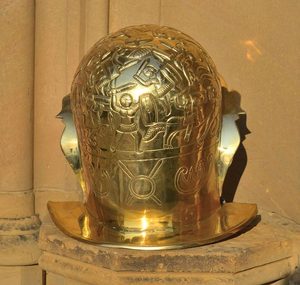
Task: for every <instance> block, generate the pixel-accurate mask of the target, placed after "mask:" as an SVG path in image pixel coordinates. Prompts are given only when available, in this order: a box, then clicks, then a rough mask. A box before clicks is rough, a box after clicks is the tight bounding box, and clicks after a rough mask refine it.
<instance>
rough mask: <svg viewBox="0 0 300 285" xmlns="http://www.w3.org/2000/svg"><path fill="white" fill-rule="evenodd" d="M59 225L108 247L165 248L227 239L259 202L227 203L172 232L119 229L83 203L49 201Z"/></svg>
mask: <svg viewBox="0 0 300 285" xmlns="http://www.w3.org/2000/svg"><path fill="white" fill-rule="evenodd" d="M48 210H49V212H50V215H51V218H52V220H53V221H54V223H55V224H56V226H57V227H58V228H59V229H60V230H61V231H62V232H64V233H65V234H66V235H68V236H71V237H73V238H76V239H78V240H81V241H85V242H90V243H96V244H100V245H101V246H106V247H115V248H127V249H139V250H165V249H179V248H187V247H194V246H199V245H204V244H209V243H214V242H217V241H221V240H224V239H226V238H228V237H230V236H232V235H234V234H236V233H238V232H239V231H241V230H242V229H244V228H245V227H246V226H247V225H249V224H250V223H251V222H252V221H253V220H254V219H255V217H256V215H257V206H256V204H243V203H226V204H224V205H223V206H222V207H220V208H219V209H218V210H217V211H216V212H215V213H214V214H213V215H211V216H209V217H208V218H206V219H205V220H202V221H199V222H198V223H197V224H194V225H192V228H184V230H182V229H179V230H178V229H177V230H176V231H174V232H173V233H172V232H171V233H170V232H166V233H164V232H161V231H158V232H155V231H151V232H150V231H140V232H131V231H120V230H116V229H113V228H110V227H107V226H105V225H104V224H103V223H102V222H101V221H99V220H96V219H95V218H93V217H92V216H90V215H89V214H88V213H87V211H86V209H85V207H84V205H83V204H82V203H81V202H48Z"/></svg>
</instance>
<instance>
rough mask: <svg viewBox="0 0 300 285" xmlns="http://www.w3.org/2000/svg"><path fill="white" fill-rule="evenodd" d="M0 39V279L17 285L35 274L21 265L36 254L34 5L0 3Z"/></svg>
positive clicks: (16, 0) (26, 0)
mask: <svg viewBox="0 0 300 285" xmlns="http://www.w3.org/2000/svg"><path fill="white" fill-rule="evenodd" d="M0 35H1V41H0V58H1V72H0V114H1V121H0V134H1V135H0V149H1V150H0V161H1V167H0V277H1V278H0V284H4V283H1V282H2V278H4V279H5V281H3V282H6V281H8V280H9V282H6V283H5V284H8V283H10V284H14V285H15V284H21V283H20V282H21V279H22V278H23V276H25V275H26V276H28V274H29V275H30V274H31V273H32V270H31V269H33V270H36V267H35V266H29V267H28V266H26V267H22V266H23V265H32V264H36V263H37V259H38V257H39V254H40V251H39V249H38V247H37V235H38V228H39V220H38V218H37V217H36V216H35V215H34V196H33V190H32V188H33V187H32V179H33V165H32V157H33V140H32V138H33V73H34V68H33V64H34V1H33V0H13V1H11V0H3V1H1V2H0ZM2 265H5V266H3V267H2ZM25 268H26V270H25ZM30 284H37V283H35V281H32V282H31V283H30Z"/></svg>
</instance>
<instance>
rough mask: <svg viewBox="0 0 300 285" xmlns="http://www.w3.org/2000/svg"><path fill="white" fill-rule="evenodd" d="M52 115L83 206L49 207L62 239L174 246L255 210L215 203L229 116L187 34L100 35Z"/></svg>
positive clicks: (233, 143)
mask: <svg viewBox="0 0 300 285" xmlns="http://www.w3.org/2000/svg"><path fill="white" fill-rule="evenodd" d="M72 114H73V116H72ZM59 117H60V118H63V119H64V122H65V124H66V128H65V131H64V133H63V136H62V140H61V145H62V149H63V152H64V154H65V155H66V158H67V160H68V161H69V163H70V165H71V166H72V168H73V170H74V172H75V173H76V175H77V176H78V178H79V181H80V184H81V187H82V189H83V192H84V202H83V203H80V202H49V204H48V208H49V211H50V214H51V216H52V219H53V220H54V222H55V223H56V225H57V226H58V227H59V228H60V229H61V230H62V231H63V232H65V233H66V234H68V235H70V236H72V237H75V238H77V239H80V240H86V241H90V242H95V243H99V244H102V245H106V246H114V247H125V248H136V249H168V248H182V247H190V246H195V245H201V244H207V243H211V242H215V241H218V240H221V239H224V238H226V237H228V236H230V235H232V234H234V233H236V232H237V231H239V230H240V229H242V228H243V227H245V226H246V225H248V224H249V222H250V221H252V220H253V218H254V217H255V216H256V213H257V208H256V205H253V204H240V203H226V204H224V205H221V203H220V194H219V189H220V188H221V187H222V182H223V180H224V177H225V174H226V171H227V168H228V166H229V165H230V163H231V161H232V157H233V155H234V152H235V150H236V148H237V147H238V145H239V142H240V139H239V134H238V130H237V128H236V125H235V118H234V114H222V93H221V83H220V77H219V75H218V73H217V71H216V68H215V65H214V64H213V62H212V60H211V58H210V57H209V56H208V54H207V53H206V51H205V50H204V49H203V48H202V46H201V45H199V44H198V43H197V42H196V41H195V40H193V39H192V38H191V37H189V36H187V35H185V34H183V33H181V32H179V31H177V30H175V29H173V28H168V27H160V26H155V25H142V26H133V27H128V28H125V29H122V30H120V31H118V32H116V33H113V34H110V35H108V36H106V37H104V38H103V39H101V40H100V41H98V42H97V43H96V44H95V45H94V46H93V47H92V48H91V49H90V51H89V52H88V53H87V55H86V56H85V57H84V58H83V60H82V61H81V63H80V65H79V67H78V70H77V72H76V74H75V78H74V81H73V84H72V90H71V94H70V96H67V97H66V98H65V99H64V101H63V110H62V112H61V113H60V114H59ZM222 118H223V128H222V130H221V126H222ZM73 119H74V122H75V127H74V124H73ZM75 128H76V130H75ZM76 132H77V135H76ZM77 136H78V139H77Z"/></svg>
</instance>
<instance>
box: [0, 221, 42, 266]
mask: <svg viewBox="0 0 300 285" xmlns="http://www.w3.org/2000/svg"><path fill="white" fill-rule="evenodd" d="M39 227H40V221H39V219H38V217H37V216H31V217H25V218H20V219H14V218H12V219H3V218H1V219H0V265H5V266H7V265H14V266H15V265H31V264H37V261H38V258H39V256H40V254H41V252H40V249H39V248H38V234H39Z"/></svg>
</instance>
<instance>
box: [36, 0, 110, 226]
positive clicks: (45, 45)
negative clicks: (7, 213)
mask: <svg viewBox="0 0 300 285" xmlns="http://www.w3.org/2000/svg"><path fill="white" fill-rule="evenodd" d="M107 11H108V9H107V1H106V0H105V1H103V0H92V1H79V0H76V1H73V0H53V1H52V0H51V1H44V0H37V1H36V38H35V41H36V46H35V102H34V104H35V136H34V145H35V148H34V158H35V159H34V168H35V173H34V177H35V179H34V188H35V194H36V211H37V212H38V213H39V214H40V217H41V219H42V220H43V218H44V216H45V215H46V214H47V207H46V203H47V201H48V200H56V201H57V200H78V199H80V195H81V191H79V186H78V185H77V182H76V180H75V176H74V175H73V173H72V171H71V168H70V166H69V165H68V164H67V162H66V161H65V158H64V156H63V154H62V153H61V150H60V147H59V143H60V136H61V133H62V130H63V124H62V122H61V121H60V120H58V119H56V118H55V116H56V114H57V113H58V112H59V111H60V109H61V101H62V98H63V96H65V95H66V94H68V93H69V90H70V86H71V82H72V79H73V75H74V73H75V70H76V68H77V66H78V64H79V60H80V59H81V58H82V57H83V55H84V53H85V52H86V50H87V49H88V48H89V47H90V46H91V44H93V43H94V42H95V41H96V40H98V39H99V38H101V37H102V36H104V35H105V34H106V33H107Z"/></svg>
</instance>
